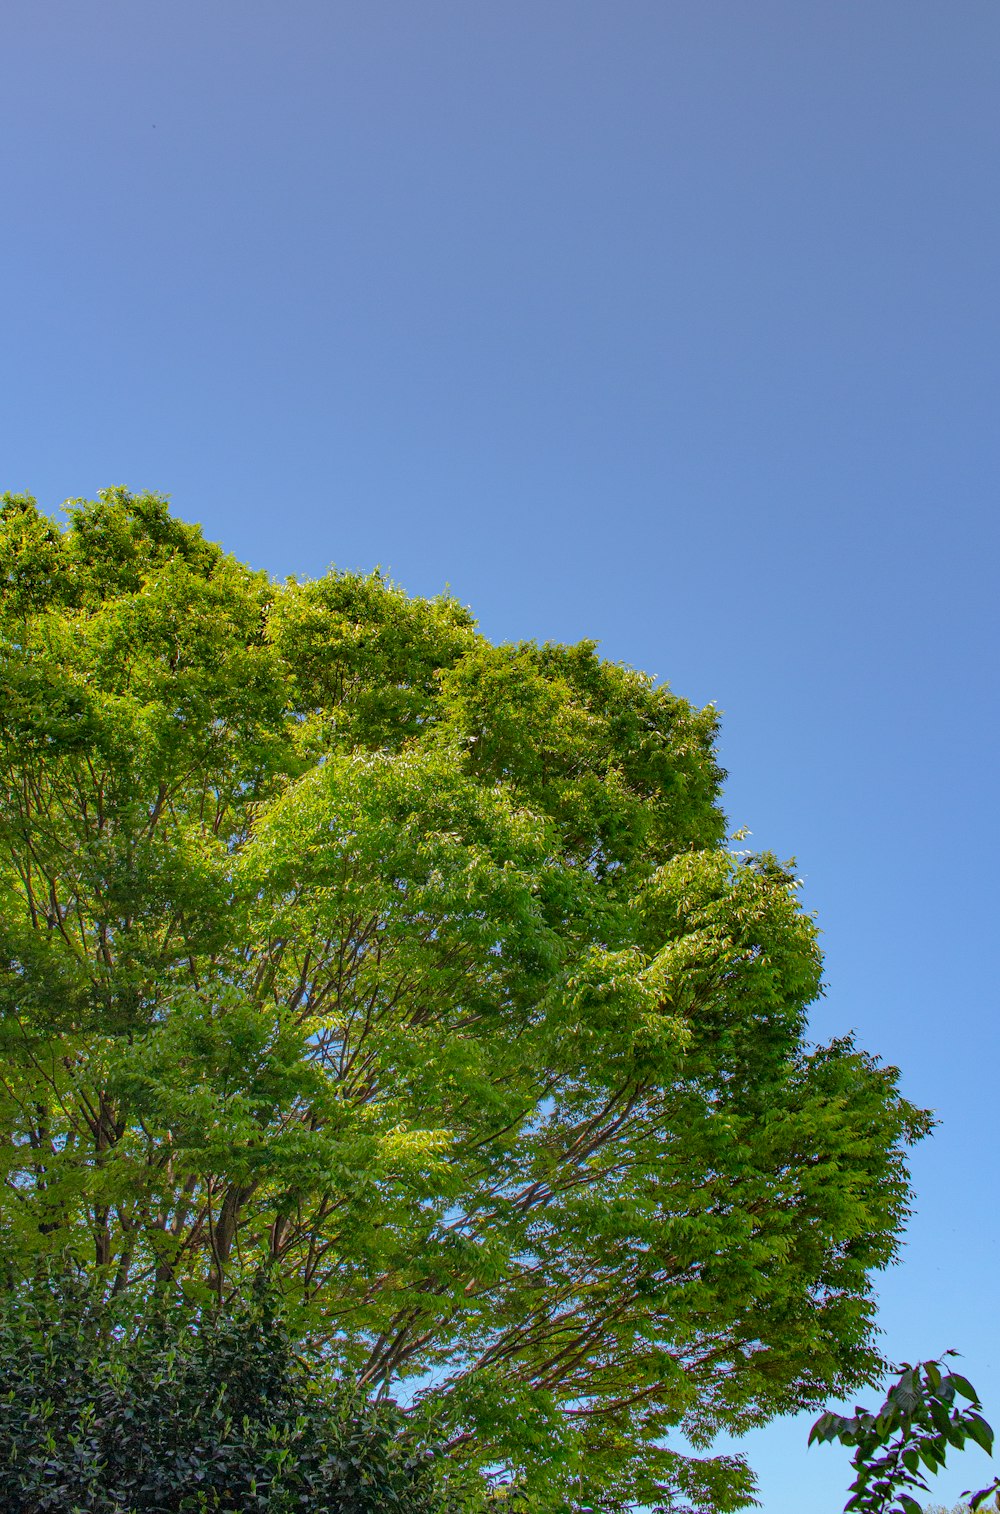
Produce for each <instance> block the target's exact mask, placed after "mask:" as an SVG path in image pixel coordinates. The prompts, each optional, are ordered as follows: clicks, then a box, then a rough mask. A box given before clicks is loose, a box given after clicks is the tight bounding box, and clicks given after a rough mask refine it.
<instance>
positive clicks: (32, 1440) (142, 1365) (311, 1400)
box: [0, 1285, 455, 1514]
mask: <svg viewBox="0 0 1000 1514" xmlns="http://www.w3.org/2000/svg"><path fill="white" fill-rule="evenodd" d="M0 1489H2V1491H0V1509H2V1510H3V1511H4V1514H42V1511H48V1510H52V1511H59V1514H71V1511H76V1510H81V1511H82V1510H86V1511H88V1514H89V1511H92V1514H182V1511H183V1514H187V1511H202V1510H205V1511H207V1510H219V1511H232V1514H235V1511H237V1510H238V1511H240V1514H243V1511H246V1514H251V1511H258V1510H260V1511H265V1510H266V1511H267V1514H291V1511H292V1510H296V1511H309V1514H327V1511H329V1514H376V1511H387V1514H388V1511H393V1514H446V1511H450V1510H451V1509H453V1508H454V1507H455V1505H454V1503H453V1501H452V1500H451V1499H450V1498H449V1497H448V1495H447V1493H446V1491H445V1490H444V1488H443V1487H442V1483H441V1478H440V1476H439V1472H438V1466H437V1463H436V1459H435V1456H434V1453H433V1450H432V1449H431V1448H429V1447H428V1446H426V1445H424V1444H421V1443H419V1442H418V1441H417V1440H416V1439H415V1438H414V1436H413V1435H412V1433H411V1432H410V1431H409V1430H408V1428H407V1425H406V1422H405V1420H404V1418H403V1416H402V1414H401V1413H400V1411H399V1410H398V1409H397V1408H396V1407H395V1406H394V1405H392V1404H391V1403H385V1402H382V1403H376V1402H374V1401H372V1400H371V1399H370V1398H367V1397H365V1396H364V1395H361V1394H358V1393H356V1392H352V1391H350V1390H349V1389H347V1388H344V1387H343V1386H340V1387H333V1388H326V1389H324V1388H322V1387H320V1386H318V1385H317V1383H316V1381H315V1379H314V1377H313V1376H312V1375H311V1373H310V1372H309V1370H308V1369H307V1367H306V1365H305V1364H304V1363H303V1361H301V1360H300V1359H299V1357H298V1356H297V1354H296V1351H295V1343H294V1342H293V1340H292V1339H291V1337H290V1334H289V1332H288V1330H287V1328H286V1326H285V1323H284V1321H283V1319H282V1317H281V1314H280V1311H279V1310H277V1309H276V1308H275V1307H274V1304H273V1301H271V1300H270V1299H269V1298H268V1297H267V1296H266V1295H261V1296H260V1297H258V1298H257V1299H256V1300H254V1301H253V1302H252V1303H250V1304H247V1305H245V1306H242V1307H240V1308H238V1309H236V1310H235V1311H233V1312H231V1313H229V1314H217V1313H210V1312H205V1311H201V1310H196V1309H193V1308H191V1307H190V1306H187V1305H184V1304H183V1303H178V1302H175V1303H173V1304H171V1305H169V1306H161V1307H160V1308H159V1309H158V1310H156V1311H154V1313H153V1314H152V1315H151V1316H150V1317H149V1318H148V1319H147V1320H145V1321H144V1322H142V1323H140V1322H139V1321H138V1320H137V1319H136V1318H135V1317H132V1316H128V1315H126V1314H124V1313H117V1314H116V1313H115V1311H114V1310H109V1309H108V1307H107V1306H105V1305H97V1304H94V1303H93V1302H91V1300H90V1299H88V1297H87V1294H86V1292H85V1291H82V1290H76V1289H74V1288H73V1287H67V1286H65V1285H60V1286H58V1287H56V1286H52V1285H49V1286H47V1287H45V1288H44V1289H35V1290H33V1292H32V1293H31V1294H30V1296H24V1295H22V1296H20V1297H16V1296H8V1297H7V1299H6V1301H5V1302H4V1304H3V1307H2V1311H0Z"/></svg>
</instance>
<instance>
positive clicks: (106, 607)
mask: <svg viewBox="0 0 1000 1514" xmlns="http://www.w3.org/2000/svg"><path fill="white" fill-rule="evenodd" d="M67 513H68V525H67V526H66V527H61V526H60V525H59V524H58V523H57V522H56V521H54V520H51V519H48V518H46V517H45V516H44V515H42V514H40V513H39V511H38V510H37V508H36V506H35V504H34V502H33V501H32V500H30V499H28V498H24V497H11V496H8V497H7V501H6V504H5V506H4V509H3V515H2V532H0V583H2V585H3V602H2V610H0V659H2V678H3V699H2V703H0V770H2V771H0V970H2V977H0V1013H2V1022H0V1023H2V1029H0V1036H2V1042H0V1056H2V1086H0V1127H2V1131H3V1142H2V1162H3V1188H2V1197H0V1227H2V1231H0V1235H2V1265H3V1267H4V1268H5V1270H6V1274H7V1283H8V1285H9V1286H12V1285H14V1284H16V1281H17V1279H18V1278H19V1277H20V1276H22V1275H23V1274H24V1272H25V1270H26V1269H30V1268H31V1267H32V1266H34V1265H35V1264H36V1262H37V1260H38V1259H39V1258H41V1257H43V1256H44V1255H47V1254H58V1255H59V1256H60V1257H63V1258H66V1257H69V1258H71V1259H73V1260H74V1261H75V1263H76V1265H78V1266H79V1267H80V1268H81V1269H85V1270H87V1271H91V1272H95V1273H96V1274H98V1275H99V1276H100V1277H101V1278H103V1280H104V1286H105V1287H106V1290H107V1292H108V1294H109V1295H112V1294H113V1295H116V1296H117V1295H122V1294H128V1295H134V1296H135V1297H137V1298H141V1297H152V1296H153V1295H154V1294H158V1293H159V1294H163V1293H164V1292H170V1291H171V1290H176V1289H182V1290H184V1291H185V1292H186V1293H187V1295H188V1296H189V1298H198V1297H203V1296H204V1297H207V1296H209V1295H211V1296H214V1297H215V1298H216V1299H217V1300H220V1301H222V1302H226V1301H227V1300H230V1299H233V1298H238V1297H239V1296H241V1294H244V1293H245V1292H246V1290H247V1289H248V1288H249V1287H250V1286H251V1285H252V1280H253V1279H254V1278H255V1277H256V1276H257V1275H258V1274H259V1273H260V1272H261V1271H262V1270H268V1271H269V1273H270V1275H271V1276H272V1278H273V1279H275V1281H276V1285H277V1286H279V1287H280V1288H281V1289H282V1290H283V1292H284V1294H285V1296H286V1298H287V1299H288V1301H289V1307H290V1308H291V1309H293V1310H296V1311H298V1314H297V1318H298V1319H299V1321H300V1322H301V1325H302V1328H308V1329H309V1331H311V1332H312V1334H313V1337H314V1338H315V1339H316V1340H317V1341H318V1342H320V1343H321V1345H322V1348H323V1350H324V1351H325V1353H326V1355H327V1357H328V1360H329V1361H330V1362H331V1363H332V1364H333V1365H334V1366H336V1367H337V1368H338V1369H339V1370H342V1371H343V1372H344V1373H345V1374H346V1375H349V1376H351V1377H352V1378H354V1379H356V1380H357V1381H358V1382H359V1383H360V1384H361V1385H362V1386H366V1385H367V1386H369V1387H372V1388H378V1389H380V1390H384V1391H386V1392H391V1393H392V1394H393V1395H394V1396H395V1397H397V1398H400V1399H401V1400H402V1401H404V1402H409V1401H411V1400H412V1401H413V1402H414V1403H418V1402H419V1403H421V1404H422V1405H423V1407H424V1408H425V1409H427V1410H428V1412H430V1411H431V1410H433V1412H434V1413H435V1414H436V1415H437V1416H438V1418H439V1421H440V1423H443V1424H446V1425H447V1437H448V1439H449V1445H450V1448H451V1452H452V1454H453V1456H455V1457H456V1458H465V1459H466V1460H468V1461H470V1462H474V1463H475V1464H477V1465H480V1466H482V1467H484V1468H486V1469H489V1470H491V1471H504V1470H505V1471H506V1473H507V1475H508V1476H509V1477H510V1478H512V1479H513V1482H514V1484H515V1485H516V1486H518V1487H520V1488H522V1489H523V1490H524V1492H525V1493H526V1495H527V1496H529V1497H530V1500H531V1507H532V1508H533V1509H538V1510H544V1509H551V1510H560V1509H569V1508H573V1507H577V1506H583V1505H586V1504H589V1505H590V1506H592V1507H593V1508H599V1509H607V1510H613V1509H617V1508H623V1507H627V1506H628V1504H629V1503H630V1502H635V1501H640V1502H646V1503H650V1504H653V1503H656V1502H657V1500H660V1501H662V1500H665V1499H667V1498H668V1497H670V1496H672V1494H682V1495H685V1496H687V1497H689V1498H691V1499H692V1500H693V1501H694V1502H695V1503H698V1502H699V1501H700V1502H701V1503H705V1502H708V1501H713V1506H714V1507H717V1508H719V1509H726V1508H738V1507H743V1506H744V1505H745V1501H746V1499H747V1497H748V1496H749V1494H750V1491H751V1489H752V1478H751V1476H750V1474H749V1472H748V1470H747V1469H746V1468H745V1467H744V1465H743V1463H742V1462H741V1460H740V1459H739V1458H725V1457H723V1458H712V1457H700V1456H699V1457H694V1456H691V1455H688V1454H682V1453H681V1451H680V1450H678V1449H677V1448H676V1446H673V1447H672V1446H671V1444H670V1441H669V1434H670V1432H671V1430H675V1429H676V1428H678V1427H680V1428H682V1429H683V1431H684V1432H685V1434H686V1436H687V1438H688V1439H689V1441H690V1442H691V1443H693V1444H694V1445H695V1446H696V1447H699V1446H700V1447H706V1446H707V1445H708V1443H709V1442H710V1440H711V1437H712V1435H713V1434H714V1433H715V1432H716V1431H718V1430H719V1429H727V1430H731V1431H736V1432H739V1431H742V1430H744V1429H746V1428H748V1427H749V1426H752V1425H756V1424H760V1423H763V1422H764V1421H766V1420H768V1419H769V1418H771V1417H772V1416H774V1415H776V1414H779V1413H783V1412H787V1411H791V1410H795V1409H798V1408H801V1407H803V1406H806V1405H810V1404H819V1403H822V1402H823V1401H824V1400H825V1399H826V1398H827V1397H828V1396H830V1395H831V1394H834V1393H835V1394H842V1393H843V1392H845V1391H848V1390H849V1389H850V1388H851V1387H853V1386H854V1385H856V1384H858V1383H860V1382H862V1381H864V1380H866V1379H868V1378H870V1377H871V1376H872V1374H873V1372H875V1371H876V1370H877V1368H878V1366H879V1360H878V1355H877V1350H876V1345H875V1339H874V1334H873V1326H872V1313H873V1297H872V1279H873V1273H875V1272H877V1270H878V1269H880V1268H883V1267H885V1266H886V1265H887V1264H888V1263H889V1262H890V1261H891V1260H892V1258H893V1256H894V1255H895V1252H896V1247H897V1244H898V1235H899V1232H900V1228H901V1225H902V1223H903V1221H904V1219H905V1216H906V1214H907V1204H908V1195H909V1189H908V1178H907V1171H906V1165H905V1160H904V1154H905V1148H906V1146H907V1144H908V1143H910V1142H911V1141H912V1140H914V1139H915V1138H917V1137H919V1136H920V1135H921V1134H922V1133H923V1132H924V1131H925V1130H926V1129H927V1126H928V1118H927V1116H926V1115H925V1114H924V1113H923V1112H921V1111H919V1110H916V1109H914V1108H913V1107H912V1106H911V1105H910V1104H908V1103H907V1102H906V1101H905V1100H904V1099H903V1098H902V1097H901V1096H900V1094H899V1092H898V1088H897V1075H896V1072H895V1069H893V1068H889V1067H885V1066H883V1065H881V1064H879V1063H878V1062H877V1060H876V1059H874V1058H872V1057H871V1056H869V1055H867V1054H866V1053H865V1052H864V1051H862V1050H859V1049H858V1048H857V1047H856V1046H855V1045H854V1044H853V1042H852V1041H851V1039H850V1038H843V1039H839V1040H836V1041H834V1042H833V1043H832V1044H830V1045H827V1046H818V1047H817V1046H813V1045H811V1044H809V1042H808V1041H807V1039H806V1034H805V1030H806V1014H807V1007H808V1005H809V1004H810V1002H811V1001H812V1000H813V999H814V998H815V997H816V995H817V994H818V992H819V991H820V982H821V961H820V954H819V950H818V946H817V932H816V927H815V924H814V922H813V920H812V919H811V918H810V916H809V915H808V914H806V913H805V912H804V911H803V910H802V908H801V906H800V904H799V902H798V899H797V894H796V880H795V878H794V876H793V874H792V872H791V871H790V869H789V867H788V866H785V865H782V864H781V863H779V862H778V861H777V860H776V859H775V858H774V857H772V856H769V855H766V854H765V855H751V854H745V853H742V852H734V851H732V850H731V849H730V848H729V847H728V845H727V841H726V833H725V820H724V817H723V814H722V812H721V809H720V802H719V791H720V784H721V781H722V778H723V774H722V773H721V772H720V769H719V767H718V764H717V761H716V756H715V750H714V738H715V734H716V715H715V712H714V711H713V710H712V709H703V710H698V709H695V708H693V707H692V706H691V705H690V704H688V703H687V702H685V701H684V700H683V699H681V698H679V697H677V696H676V695H675V694H673V693H671V692H670V691H669V690H668V689H667V688H665V687H662V686H660V685H657V684H656V683H655V682H654V681H653V680H652V679H650V678H649V677H647V676H645V675H643V674H641V673H638V672H635V671H633V670H631V669H629V668H627V667H623V666H621V665H618V664H615V663H611V662H608V661H605V660H602V659H601V658H600V657H599V656H598V654H597V651H596V649H595V646H594V645H593V644H592V643H588V642H584V643H581V644H580V645H578V646H559V645H543V646H539V645H535V644H532V643H522V644H518V645H504V646H495V645H492V644H491V643H490V642H489V641H487V640H486V639H485V638H484V637H483V636H482V635H480V634H479V633H478V632H477V630H476V627H475V624H474V622H473V621H472V619H471V617H470V615H469V613H468V612H467V611H466V610H464V609H463V608H462V607H461V606H460V605H459V604H458V603H456V602H455V601H454V600H453V599H451V598H449V597H447V596H445V597H441V598H438V599H432V600H427V599H414V598H408V597H407V596H406V595H405V594H404V593H403V592H402V591H401V590H400V589H399V588H397V587H396V586H395V585H393V584H392V583H390V582H387V581H386V580H385V579H384V578H382V577H381V576H380V575H379V574H377V573H376V574H373V575H370V576H365V575H357V574H352V573H339V572H332V571H331V572H330V573H328V574H327V575H326V576H324V577H322V578H320V579H317V580H315V581H310V582H303V583H299V582H295V581H289V582H287V583H283V584H279V583H276V582H273V581H272V580H271V579H270V578H269V577H268V576H267V575H266V574H264V573H260V572H254V571H251V570H250V569H248V568H246V567H244V566H243V565H241V564H240V563H239V562H237V561H235V560H234V559H233V558H232V557H230V556H228V555H226V554H225V553H224V552H223V551H222V550H221V549H220V548H218V547H216V546H214V545H212V544H210V543H209V542H207V541H206V540H205V539H204V538H203V536H202V535H201V533H200V531H199V530H198V529H197V528H196V527H194V526H192V525H188V524H185V523H183V522H181V521H179V520H178V519H176V518H175V517H174V516H173V515H171V513H170V512H169V510H168V507H167V505H166V504H165V502H164V501H163V500H162V499H160V498H158V497H155V496H148V495H143V496H130V495H129V494H127V493H126V492H125V491H122V490H114V491H108V492H106V493H104V494H102V495H101V496H100V498H99V499H98V500H96V501H91V502H88V501H78V502H76V503H74V504H73V505H71V506H68V507H67Z"/></svg>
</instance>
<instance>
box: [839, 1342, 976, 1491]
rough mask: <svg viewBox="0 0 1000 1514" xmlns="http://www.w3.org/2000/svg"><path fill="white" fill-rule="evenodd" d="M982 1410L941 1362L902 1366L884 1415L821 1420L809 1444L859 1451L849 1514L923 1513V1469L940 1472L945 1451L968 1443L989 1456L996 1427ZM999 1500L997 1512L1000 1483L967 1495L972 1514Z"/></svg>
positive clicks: (865, 1412)
mask: <svg viewBox="0 0 1000 1514" xmlns="http://www.w3.org/2000/svg"><path fill="white" fill-rule="evenodd" d="M945 1355H946V1356H954V1355H956V1353H955V1352H954V1351H947V1352H945ZM963 1400H964V1402H963ZM982 1407H983V1406H982V1404H981V1403H980V1400H979V1395H978V1393H977V1392H976V1390H975V1388H974V1387H973V1386H972V1384H971V1383H970V1382H969V1380H968V1378H965V1377H962V1376H961V1374H960V1373H958V1372H951V1371H949V1370H947V1368H946V1366H945V1363H944V1362H943V1361H929V1362H917V1364H916V1366H911V1365H910V1363H909V1362H904V1363H903V1364H902V1368H901V1369H900V1372H899V1377H898V1380H897V1381H896V1382H895V1383H893V1385H892V1387H891V1388H890V1389H889V1392H888V1394H887V1395H886V1400H885V1403H884V1404H883V1405H882V1407H881V1408H880V1409H877V1410H875V1411H874V1412H873V1411H872V1410H870V1409H864V1408H860V1407H859V1408H857V1409H856V1410H855V1412H854V1414H853V1415H845V1414H835V1413H832V1412H828V1413H826V1414H821V1415H820V1417H819V1419H818V1420H817V1421H816V1423H815V1424H814V1425H813V1427H812V1430H811V1431H810V1433H809V1444H810V1445H812V1443H813V1441H817V1442H820V1443H821V1442H823V1441H834V1440H839V1441H840V1443H841V1444H842V1445H845V1446H853V1447H854V1448H855V1450H854V1456H853V1458H852V1462H851V1464H852V1466H853V1467H854V1470H855V1472H856V1473H857V1477H856V1478H855V1480H854V1482H853V1483H852V1484H851V1487H850V1495H851V1496H850V1497H849V1498H848V1500H847V1503H846V1504H845V1505H844V1510H845V1514H921V1508H920V1505H919V1504H918V1503H917V1500H916V1499H915V1498H914V1496H913V1493H914V1492H923V1493H927V1492H929V1491H930V1490H929V1488H928V1485H927V1479H926V1476H925V1475H924V1473H925V1470H926V1471H927V1472H930V1473H931V1474H933V1473H935V1472H939V1471H940V1470H941V1469H942V1468H943V1467H944V1465H945V1462H946V1460H947V1456H948V1451H949V1450H950V1449H956V1450H959V1451H962V1450H964V1449H965V1446H966V1443H967V1442H968V1441H970V1440H971V1441H973V1442H974V1443H975V1444H976V1445H977V1446H979V1447H981V1449H982V1450H984V1451H985V1452H986V1454H987V1455H990V1454H991V1453H992V1450H993V1427H992V1426H991V1425H990V1424H988V1423H987V1421H986V1420H985V1419H984V1418H983V1416H982V1414H981V1412H980V1411H981V1409H982ZM908 1489H909V1490H911V1491H909V1492H908V1491H907V1490H908ZM995 1495H997V1496H996V1498H995V1502H994V1507H1000V1478H996V1479H995V1480H994V1481H993V1482H992V1483H990V1485H989V1486H988V1487H986V1488H980V1489H979V1491H978V1492H976V1493H963V1494H962V1497H963V1498H968V1499H969V1500H970V1502H969V1504H968V1505H967V1506H966V1508H967V1509H968V1511H969V1514H975V1511H977V1510H984V1511H985V1509H986V1501H987V1499H990V1498H994V1496H995ZM958 1514H964V1510H961V1509H960V1510H959V1511H958Z"/></svg>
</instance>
